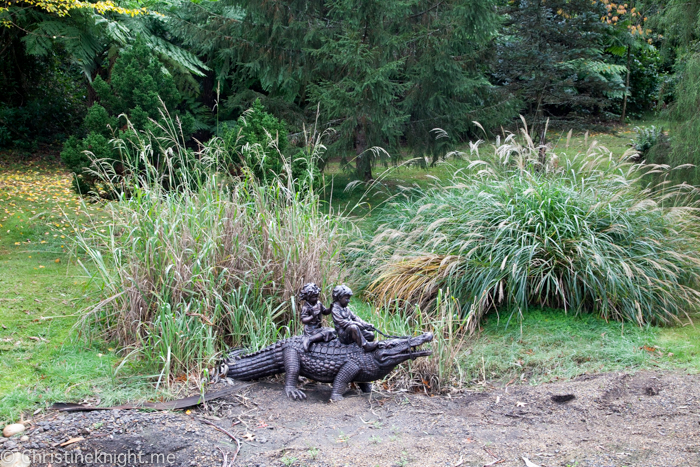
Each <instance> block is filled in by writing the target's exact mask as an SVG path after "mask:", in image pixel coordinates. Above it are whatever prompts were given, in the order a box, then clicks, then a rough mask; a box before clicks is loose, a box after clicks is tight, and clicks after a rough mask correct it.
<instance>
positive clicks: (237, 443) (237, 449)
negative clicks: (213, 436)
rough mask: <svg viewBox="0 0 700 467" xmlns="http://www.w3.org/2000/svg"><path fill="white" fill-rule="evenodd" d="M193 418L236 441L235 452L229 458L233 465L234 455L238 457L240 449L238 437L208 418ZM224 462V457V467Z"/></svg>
mask: <svg viewBox="0 0 700 467" xmlns="http://www.w3.org/2000/svg"><path fill="white" fill-rule="evenodd" d="M194 418H195V420H197V421H198V422H200V423H204V424H207V425H211V426H213V427H214V428H215V429H217V430H219V431H220V432H222V433H224V434H225V435H228V436H229V438H231V439H232V440H234V441H235V442H236V452H234V453H233V459H231V465H233V463H234V462H236V457H238V452H239V451H240V450H241V442H240V441H238V438H236V437H235V436H233V435H232V434H231V433H229V432H228V431H227V430H224V429H223V428H221V427H220V426H219V425H217V424H216V423H212V422H210V421H209V420H204V419H203V418H197V417H194ZM225 462H226V459H224V467H226V464H225Z"/></svg>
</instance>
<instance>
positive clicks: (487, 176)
mask: <svg viewBox="0 0 700 467" xmlns="http://www.w3.org/2000/svg"><path fill="white" fill-rule="evenodd" d="M524 135H525V138H527V135H526V133H525V132H524ZM539 149H540V148H535V147H534V146H533V145H532V144H531V142H529V144H528V146H522V145H519V144H516V142H515V139H514V136H513V135H511V136H510V137H509V138H508V139H507V140H506V143H505V144H504V145H502V146H500V147H498V148H496V154H497V155H496V156H495V157H494V158H493V159H492V160H491V161H490V162H488V161H483V160H473V161H472V163H471V165H470V170H468V171H466V172H465V173H463V174H460V175H457V176H456V177H455V178H454V179H453V180H451V181H450V182H449V183H445V184H438V185H436V186H434V187H432V188H429V189H427V190H424V191H422V192H418V193H416V194H415V196H414V197H413V198H412V199H409V200H406V201H401V202H395V203H393V204H391V205H389V206H387V207H386V208H385V210H384V212H382V214H381V215H380V218H381V219H382V220H383V222H382V224H381V225H379V226H378V228H377V229H376V231H375V234H374V236H373V237H372V238H371V243H370V244H369V245H370V246H369V247H366V246H365V248H371V250H372V251H371V252H370V253H368V254H365V255H360V256H359V259H358V261H362V262H369V263H370V264H372V265H373V267H375V268H376V269H375V271H374V272H373V273H372V272H370V279H371V281H372V282H371V285H370V287H369V289H368V291H369V293H370V296H372V297H373V298H374V299H375V300H377V301H379V302H383V303H387V302H392V301H397V300H398V301H399V303H404V302H408V303H411V304H420V305H422V307H423V309H425V308H426V307H430V305H431V304H432V303H433V302H434V300H435V298H436V295H437V292H438V290H439V289H441V288H442V289H446V288H447V287H449V288H450V289H451V290H452V294H453V296H454V297H455V298H456V299H458V300H459V302H460V305H461V309H462V313H463V315H464V316H467V317H468V319H469V327H470V329H474V328H476V327H477V326H478V323H479V320H480V319H481V317H482V316H483V315H484V313H486V312H488V311H489V310H497V309H499V308H504V307H507V308H510V309H511V310H512V311H516V312H525V311H526V310H527V309H528V307H530V306H533V305H535V306H547V307H553V308H563V309H564V310H565V311H571V312H574V313H583V312H593V313H596V314H598V315H600V316H602V317H604V318H605V319H615V320H628V321H632V322H634V323H637V324H639V325H643V324H645V323H667V322H670V321H674V320H677V319H678V318H677V317H678V316H681V315H683V314H684V313H686V311H688V310H691V309H693V308H694V307H696V306H697V305H699V304H700V294H699V293H698V292H697V291H696V290H695V289H694V285H695V280H696V279H695V278H696V277H697V274H698V273H700V258H699V254H700V230H698V229H699V227H700V223H699V221H700V219H698V214H697V211H696V208H695V206H694V205H693V204H692V203H691V202H690V201H689V198H690V196H692V195H695V194H696V193H695V191H694V190H692V189H691V188H689V187H687V185H686V186H685V187H676V188H674V189H670V188H665V189H664V188H663V187H662V188H660V189H652V187H644V186H642V182H641V180H642V178H643V176H644V175H645V174H646V173H648V172H650V171H662V170H663V169H662V168H661V167H657V166H643V165H634V164H631V163H629V162H627V161H626V160H616V159H614V158H613V157H612V155H611V154H610V153H609V152H607V151H606V150H604V149H603V148H596V147H593V148H592V149H591V150H589V152H588V153H587V154H584V155H579V156H577V157H574V158H572V159H566V160H563V161H559V160H558V159H556V158H555V157H554V156H553V155H551V154H550V155H548V161H547V162H546V164H545V165H542V163H541V160H540V159H539V157H540V156H541V153H540V151H539ZM476 154H477V155H478V150H477V152H476ZM558 165H561V167H560V168H559V167H557V166H558Z"/></svg>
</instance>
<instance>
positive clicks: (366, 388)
mask: <svg viewBox="0 0 700 467" xmlns="http://www.w3.org/2000/svg"><path fill="white" fill-rule="evenodd" d="M357 385H358V386H359V387H360V390H361V391H362V392H364V393H368V392H372V383H357Z"/></svg>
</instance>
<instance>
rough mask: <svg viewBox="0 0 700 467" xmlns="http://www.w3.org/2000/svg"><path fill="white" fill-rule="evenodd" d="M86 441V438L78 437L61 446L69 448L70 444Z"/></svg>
mask: <svg viewBox="0 0 700 467" xmlns="http://www.w3.org/2000/svg"><path fill="white" fill-rule="evenodd" d="M84 439H85V438H83V437H82V436H78V437H77V438H71V439H69V440H68V441H66V442H65V443H63V444H61V447H64V446H68V445H69V444H73V443H79V442H80V441H82V440H84Z"/></svg>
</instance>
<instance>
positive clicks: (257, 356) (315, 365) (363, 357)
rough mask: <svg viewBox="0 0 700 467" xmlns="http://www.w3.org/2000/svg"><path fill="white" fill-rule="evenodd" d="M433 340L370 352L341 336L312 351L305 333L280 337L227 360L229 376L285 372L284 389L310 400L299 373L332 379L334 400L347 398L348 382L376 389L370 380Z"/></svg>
mask: <svg viewBox="0 0 700 467" xmlns="http://www.w3.org/2000/svg"><path fill="white" fill-rule="evenodd" d="M432 340H433V334H432V333H429V332H428V333H424V334H421V335H420V336H415V337H401V338H393V339H387V340H383V341H379V342H378V343H377V348H376V349H375V350H373V351H371V352H365V351H364V350H362V349H361V348H360V347H358V346H357V345H356V344H354V343H353V344H350V345H344V344H341V343H340V342H339V341H338V340H337V339H336V340H332V341H330V342H319V343H316V344H313V345H312V346H311V348H310V350H309V351H308V352H305V351H304V348H303V337H302V336H296V337H291V338H289V339H284V340H281V341H279V342H277V343H275V344H273V345H271V346H269V347H266V348H264V349H262V350H259V351H258V352H255V353H252V354H249V355H244V356H236V355H233V354H232V355H231V356H229V358H228V359H227V360H226V362H225V364H226V365H227V366H228V372H227V374H226V376H228V377H229V378H232V379H236V380H240V381H249V380H252V379H258V378H263V377H265V376H272V375H276V374H280V373H286V375H285V385H284V389H285V391H286V393H287V396H288V397H290V398H292V399H305V398H306V394H304V392H303V391H301V390H300V389H297V383H298V379H299V376H304V377H306V378H310V379H313V380H316V381H320V382H323V383H333V391H332V392H331V400H333V401H337V400H341V399H342V398H343V395H342V394H343V392H344V391H345V389H346V388H347V385H348V383H351V382H355V383H358V385H359V387H360V389H361V390H362V391H363V392H370V391H371V390H372V384H371V381H376V380H378V379H381V378H383V377H384V376H386V375H388V374H389V373H390V372H391V371H392V370H393V369H394V368H395V367H396V365H398V364H399V363H402V362H405V361H406V360H413V359H415V358H418V357H424V356H427V355H430V354H432V350H430V349H427V350H416V347H419V346H421V345H423V344H425V343H426V342H430V341H432Z"/></svg>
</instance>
